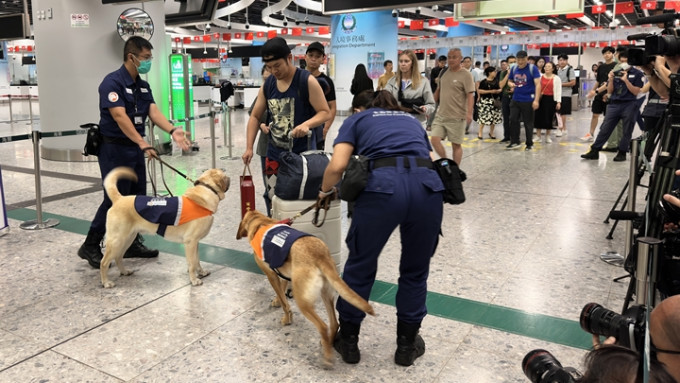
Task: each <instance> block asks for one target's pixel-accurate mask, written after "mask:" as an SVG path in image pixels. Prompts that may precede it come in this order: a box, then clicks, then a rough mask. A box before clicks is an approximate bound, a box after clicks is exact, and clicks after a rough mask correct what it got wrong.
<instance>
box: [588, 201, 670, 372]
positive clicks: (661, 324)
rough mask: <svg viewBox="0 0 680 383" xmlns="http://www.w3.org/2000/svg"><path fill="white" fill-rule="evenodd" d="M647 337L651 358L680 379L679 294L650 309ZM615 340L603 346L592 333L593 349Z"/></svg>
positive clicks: (607, 345)
mask: <svg viewBox="0 0 680 383" xmlns="http://www.w3.org/2000/svg"><path fill="white" fill-rule="evenodd" d="M664 198H665V199H666V200H668V201H669V202H672V203H675V204H677V205H678V206H680V200H678V199H677V198H675V197H672V196H670V195H668V194H667V195H666V196H664ZM669 198H671V199H674V200H675V201H671V200H670V199H669ZM649 339H650V342H651V344H650V350H651V353H652V359H655V360H658V361H659V362H661V363H663V365H664V367H665V368H666V370H667V371H668V372H669V373H670V374H671V375H672V376H673V378H675V380H676V381H680V295H674V296H672V297H669V298H666V299H664V300H663V301H661V303H659V305H658V306H656V307H655V308H654V309H653V310H652V312H651V314H650V319H649ZM615 342H616V338H614V337H609V338H607V340H605V341H604V342H603V345H605V346H604V347H603V346H602V345H601V344H600V339H599V336H597V335H593V346H594V347H595V349H598V348H606V347H609V346H610V345H611V344H613V343H615Z"/></svg>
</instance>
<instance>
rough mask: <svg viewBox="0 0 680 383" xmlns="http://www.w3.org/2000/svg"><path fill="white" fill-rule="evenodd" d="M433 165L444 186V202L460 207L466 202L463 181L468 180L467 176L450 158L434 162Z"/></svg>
mask: <svg viewBox="0 0 680 383" xmlns="http://www.w3.org/2000/svg"><path fill="white" fill-rule="evenodd" d="M432 164H433V165H434V170H436V171H437V174H439V178H441V179H442V183H443V184H444V202H446V203H450V204H452V205H460V204H461V203H463V202H465V193H464V192H463V181H465V180H466V179H467V175H466V174H465V173H464V172H463V171H462V170H460V168H459V167H458V164H457V163H456V161H454V160H452V159H449V158H440V159H438V160H436V161H434V162H432Z"/></svg>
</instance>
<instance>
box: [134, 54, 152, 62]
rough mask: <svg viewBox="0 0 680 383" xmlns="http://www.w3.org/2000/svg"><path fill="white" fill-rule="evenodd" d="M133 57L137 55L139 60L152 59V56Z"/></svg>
mask: <svg viewBox="0 0 680 383" xmlns="http://www.w3.org/2000/svg"><path fill="white" fill-rule="evenodd" d="M135 57H137V59H138V60H140V61H146V60H153V56H145V57H139V56H137V55H135Z"/></svg>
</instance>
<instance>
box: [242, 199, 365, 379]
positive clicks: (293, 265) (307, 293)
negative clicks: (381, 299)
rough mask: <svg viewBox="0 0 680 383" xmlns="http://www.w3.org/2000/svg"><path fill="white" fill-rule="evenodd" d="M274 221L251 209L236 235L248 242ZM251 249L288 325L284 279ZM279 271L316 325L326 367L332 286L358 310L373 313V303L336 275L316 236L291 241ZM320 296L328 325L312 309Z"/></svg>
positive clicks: (333, 324) (334, 325)
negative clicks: (259, 230)
mask: <svg viewBox="0 0 680 383" xmlns="http://www.w3.org/2000/svg"><path fill="white" fill-rule="evenodd" d="M276 223H277V221H276V220H273V219H271V218H269V217H266V216H265V215H263V214H262V213H260V212H258V211H257V210H251V211H249V212H248V213H246V215H245V216H244V217H243V220H242V221H241V224H240V225H239V227H238V233H237V234H236V239H241V238H243V237H246V236H247V237H248V239H249V240H250V241H251V242H252V241H253V238H254V237H255V236H256V235H257V232H258V229H260V228H261V227H263V226H269V225H272V224H276ZM253 250H255V253H256V254H255V262H257V266H259V267H260V269H261V270H262V272H263V273H264V274H265V275H266V276H267V279H269V283H270V284H271V285H272V287H273V288H274V292H276V298H275V299H274V300H273V301H272V306H274V307H278V306H279V305H280V306H281V307H282V308H283V317H282V318H281V324H283V325H289V324H291V322H292V320H293V313H292V311H291V309H290V304H289V303H288V301H287V300H286V296H285V288H286V286H287V284H288V281H286V280H284V279H280V278H279V275H278V274H277V273H276V272H275V271H274V270H272V269H271V267H270V266H269V264H268V263H267V262H266V261H265V260H263V259H260V257H259V256H258V255H257V252H258V251H257V250H256V249H255V248H253ZM277 270H278V272H279V273H280V274H281V275H284V276H286V277H289V278H290V279H291V283H292V286H293V291H294V299H295V302H296V303H297V305H298V308H299V309H300V311H301V312H302V314H303V315H304V316H305V317H307V319H309V321H310V322H312V323H313V324H314V326H316V328H317V330H318V331H319V334H321V346H322V348H323V357H324V363H325V365H326V366H327V367H330V366H332V365H333V339H334V338H335V334H336V333H337V332H338V326H339V325H338V319H337V317H336V316H335V307H334V306H333V301H334V296H333V290H335V291H337V292H338V294H340V296H341V297H342V298H343V299H344V300H346V301H347V302H349V303H350V304H352V305H353V306H354V307H356V308H358V309H359V310H361V311H363V312H365V313H367V314H370V315H375V312H374V311H373V307H372V306H371V305H370V304H369V303H368V302H366V300H364V299H363V298H362V297H360V296H359V295H358V294H357V293H356V292H354V290H352V289H351V288H350V287H349V286H347V284H346V283H345V282H344V281H343V280H342V279H341V278H340V276H339V275H338V272H337V270H336V269H335V262H333V259H332V258H331V254H330V251H329V250H328V246H326V244H325V243H324V242H323V241H322V240H320V239H319V238H317V237H314V236H305V237H301V238H298V239H297V240H295V242H293V244H292V245H291V247H290V252H289V253H288V258H287V259H286V261H285V263H283V265H282V266H280V267H278V268H277ZM319 296H321V300H322V301H323V303H324V305H325V306H326V312H327V313H328V319H329V320H330V329H329V327H328V326H326V323H324V321H323V320H322V319H321V318H320V317H319V315H318V314H317V313H316V311H314V304H315V303H316V300H317V299H318V298H319Z"/></svg>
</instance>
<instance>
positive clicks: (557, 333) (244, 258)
mask: <svg viewBox="0 0 680 383" xmlns="http://www.w3.org/2000/svg"><path fill="white" fill-rule="evenodd" d="M7 216H8V217H9V218H12V219H15V220H18V221H28V220H34V219H36V212H35V210H31V209H15V210H10V211H8V212H7ZM46 218H54V219H57V220H59V225H58V226H56V227H55V228H54V229H58V230H62V231H66V232H70V233H75V234H82V235H85V234H87V231H88V229H89V227H90V222H89V221H85V220H82V219H76V218H71V217H65V216H61V215H55V214H49V213H43V219H46ZM234 235H235V234H234ZM145 239H146V241H145V244H146V245H147V246H149V247H151V248H155V249H158V250H160V251H162V252H164V253H169V254H175V255H179V256H184V249H183V246H182V245H181V244H177V243H174V242H168V241H166V240H164V239H163V238H162V237H159V236H146V237H145ZM199 253H200V254H201V260H202V261H205V262H209V263H214V264H217V265H223V266H227V267H231V268H234V269H238V270H244V271H248V272H252V273H261V271H260V269H259V268H258V267H257V265H256V264H255V262H254V261H253V255H252V254H251V253H248V252H243V251H238V250H232V249H226V248H223V247H219V246H212V245H206V244H200V245H199ZM396 293H397V285H395V284H393V283H387V282H382V281H376V282H375V284H374V285H373V290H372V291H371V298H370V299H371V301H374V302H378V303H382V304H386V305H390V306H394V301H395V296H396ZM427 310H428V314H430V315H434V316H437V317H441V318H446V319H451V320H454V321H458V322H464V323H469V324H473V325H477V326H483V327H488V328H492V329H496V330H501V331H505V332H509V333H512V334H517V335H521V336H526V337H530V338H535V339H540V340H544V341H548V342H552V343H558V344H562V345H565V346H571V347H576V348H581V349H584V350H587V349H589V348H590V347H591V346H592V339H591V335H590V334H588V333H586V332H585V331H583V330H581V327H580V326H579V324H578V322H576V321H570V320H566V319H561V318H556V317H551V316H548V315H540V314H532V313H527V312H524V311H521V310H516V309H511V308H507V307H502V306H496V305H492V304H488V303H483V302H477V301H472V300H469V299H463V298H458V297H452V296H449V295H444V294H439V293H435V292H429V293H428V294H427Z"/></svg>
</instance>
